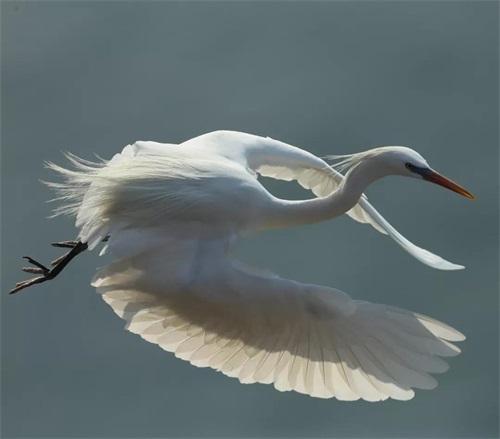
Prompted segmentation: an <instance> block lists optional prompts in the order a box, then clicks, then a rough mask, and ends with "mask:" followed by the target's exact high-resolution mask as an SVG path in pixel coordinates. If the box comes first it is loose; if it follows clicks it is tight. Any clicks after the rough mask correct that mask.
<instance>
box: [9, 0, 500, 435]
mask: <svg viewBox="0 0 500 439" xmlns="http://www.w3.org/2000/svg"><path fill="white" fill-rule="evenodd" d="M1 24H2V35H1V37H2V132H1V136H2V137H1V142H2V155H1V159H2V168H1V174H2V198H1V203H2V222H1V226H2V263H1V269H2V276H1V283H2V289H1V299H0V302H1V306H2V309H1V311H2V319H1V325H2V326H1V329H2V381H1V384H2V394H1V396H2V401H1V403H2V404H1V408H2V422H1V427H2V432H1V433H2V437H82V438H90V437H399V438H401V437H498V347H499V340H498V262H499V261H498V238H499V237H498V196H499V194H498V117H499V114H498V92H499V90H498V56H499V47H498V3H497V2H479V1H474V2H473V1H469V2H467V1H464V2H462V1H461V2H444V1H442V2H439V1H435V2H413V1H405V2H389V1H387V2H382V1H380V2H379V1H374V2H340V1H336V2H270V3H263V2H236V1H235V2H223V1H221V2H85V3H84V2H70V1H67V2H21V1H18V2H2V22H1ZM216 129H231V130H240V131H246V132H250V133H254V134H259V135H263V136H271V137H273V138H275V139H279V140H282V141H284V142H287V143H290V144H293V145H296V146H299V147H301V148H304V149H307V150H309V151H311V152H313V153H314V154H317V155H319V156H323V155H327V154H342V153H351V152H357V151H362V150H366V149H369V148H373V147H376V146H381V145H406V146H410V147H412V148H414V149H416V150H417V151H419V152H420V153H421V154H422V155H423V156H424V157H425V158H427V160H428V161H429V163H430V164H431V166H433V167H434V168H435V169H437V170H438V171H440V172H442V173H444V174H445V175H447V176H448V177H450V178H452V179H453V180H455V181H457V182H458V183H459V184H462V185H464V186H465V187H466V188H467V189H469V190H470V191H471V192H473V193H474V194H475V195H476V197H477V200H476V201H471V200H468V199H466V198H463V197H460V196H458V195H457V194H454V193H452V192H448V191H445V190H444V189H442V188H439V187H437V186H432V185H429V184H422V183H419V182H417V181H415V180H412V179H397V178H389V179H385V180H383V181H380V182H378V183H376V184H375V185H374V186H373V187H371V188H370V189H369V191H368V192H367V194H368V197H369V198H370V201H371V202H372V203H373V204H374V205H375V207H376V208H377V209H379V210H380V212H381V213H382V214H383V215H384V216H385V217H386V218H387V219H388V220H389V221H390V222H391V223H392V224H393V225H394V226H395V227H396V228H397V229H398V230H399V231H400V232H402V233H403V234H404V235H405V236H407V237H408V238H409V239H410V240H412V241H413V242H415V243H416V244H417V245H420V246H422V247H424V248H427V249H429V250H431V251H433V252H435V253H437V254H439V255H441V256H443V257H444V258H446V259H448V260H450V261H452V262H455V263H460V264H463V265H465V266H466V269H465V270H463V271H458V272H441V271H437V270H433V269H431V268H429V267H427V266H424V265H422V264H421V263H419V262H418V261H416V260H414V259H412V258H411V257H410V256H408V255H407V254H406V253H404V252H403V251H402V250H401V249H400V248H399V247H398V246H397V245H396V244H394V243H393V242H391V240H390V239H388V238H387V237H385V236H383V235H381V234H379V233H377V232H376V231H374V230H373V229H372V228H371V227H368V226H364V225H360V224H358V223H356V222H354V221H352V220H350V219H349V218H348V217H345V218H344V217H343V218H338V219H336V220H334V221H330V222H327V223H322V224H316V225H311V226H307V227H301V228H294V229H287V230H281V231H274V232H272V233H266V234H263V235H260V236H257V237H254V238H251V239H248V240H246V241H244V242H243V243H242V244H241V247H240V249H239V252H240V255H241V257H242V258H244V259H245V260H247V261H250V262H253V263H255V264H258V265H259V266H262V267H267V268H269V269H272V270H273V271H275V272H277V273H279V274H280V275H281V276H283V277H290V278H294V279H297V280H300V281H304V282H309V283H319V284H325V285H329V286H334V287H336V288H339V289H341V290H343V291H346V292H348V293H349V294H351V295H352V296H353V297H355V298H357V299H365V300H369V301H373V302H381V303H389V304H393V305H396V306H400V307H403V308H408V309H411V310H414V311H418V312H421V313H424V314H427V315H430V316H433V317H435V318H438V319H440V320H443V321H444V322H446V323H448V324H450V325H452V326H454V327H456V328H457V329H459V330H461V331H462V332H464V333H465V334H466V335H467V340H466V341H465V342H464V343H462V344H461V345H460V347H461V348H462V350H463V353H462V354H461V355H460V356H458V357H456V358H453V359H451V360H450V363H451V368H450V370H449V371H448V372H447V373H445V374H444V375H441V376H439V377H438V379H439V386H438V387H437V388H436V389H435V390H432V391H417V392H416V397H415V398H414V399H413V400H411V401H409V402H398V401H392V400H389V401H387V402H384V403H368V402H363V401H358V402H351V403H348V402H339V401H337V400H319V399H313V398H309V397H306V396H303V395H300V394H296V393H290V392H288V393H279V392H277V391H276V390H274V389H273V387H272V386H265V385H258V384H257V385H251V386H245V385H241V384H239V382H238V381H237V380H234V379H230V378H227V377H225V376H223V375H222V374H219V373H217V372H215V371H212V370H208V369H197V368H195V367H193V366H191V365H190V364H188V363H186V362H183V361H181V360H178V359H176V358H175V357H174V356H173V355H172V354H169V353H166V352H164V351H162V350H161V349H160V348H159V347H158V346H155V345H152V344H148V343H146V342H144V341H143V340H141V339H140V338H139V337H137V336H136V335H133V334H131V333H128V332H126V331H124V330H123V322H122V321H121V320H120V319H119V318H118V317H117V316H116V315H115V314H114V313H113V312H112V311H111V310H110V309H109V307H108V306H107V305H106V304H105V303H104V302H103V301H102V299H101V298H100V297H99V296H98V295H97V294H95V292H94V289H93V288H92V287H91V286H90V284H89V281H90V279H91V277H92V276H93V273H94V272H95V269H96V267H97V266H100V265H103V264H104V263H105V259H104V258H98V255H97V252H93V253H88V254H83V255H81V256H79V257H78V259H77V260H76V261H75V262H74V263H72V264H71V265H70V266H69V267H68V268H67V269H66V270H65V272H64V273H63V274H62V275H61V277H60V278H58V279H56V280H55V281H53V282H50V283H45V284H43V285H40V286H35V287H33V288H30V289H28V290H24V291H23V292H21V293H19V294H18V295H16V296H9V295H8V292H9V290H10V288H11V287H12V286H13V285H14V284H15V283H16V282H17V281H20V280H22V279H24V278H26V275H25V273H22V272H21V271H20V268H21V267H22V266H23V265H25V264H24V262H23V260H22V259H21V256H23V255H25V254H28V255H30V256H33V257H36V258H39V260H40V261H46V262H47V263H48V262H49V261H51V260H52V259H55V257H57V256H58V255H60V254H61V252H60V251H58V250H57V249H54V248H51V247H50V245H49V243H50V242H53V241H57V240H66V239H72V238H73V237H74V236H75V234H76V231H75V229H74V226H73V221H72V220H71V219H68V218H56V219H53V220H48V219H47V216H48V215H49V214H50V211H51V208H52V207H53V205H50V204H47V203H46V201H47V200H49V199H50V198H51V197H52V194H51V193H50V191H49V190H48V188H46V187H44V186H43V185H42V184H41V183H40V180H51V179H54V178H55V176H54V175H51V174H50V172H49V171H47V170H46V169H44V167H43V161H44V160H52V161H54V162H56V163H59V164H63V163H64V158H63V156H62V154H61V151H62V150H69V151H71V152H73V153H75V154H76V155H78V156H80V157H83V158H87V159H92V158H93V157H94V154H98V155H99V156H101V157H103V158H110V157H111V156H112V155H113V154H115V153H116V152H119V151H120V150H121V149H122V148H123V147H124V146H125V145H126V144H128V143H131V142H133V141H135V140H139V139H140V140H155V141H160V142H162V141H163V142H170V143H178V142H182V141H183V140H186V139H189V138H191V137H194V136H196V135H199V134H202V133H204V132H208V131H212V130H216ZM265 184H266V185H267V187H268V188H269V189H270V190H272V191H273V192H274V193H275V194H277V195H279V196H282V197H289V198H300V197H304V196H307V194H306V193H305V192H303V191H301V190H300V189H299V188H298V187H297V186H296V185H295V184H292V183H273V182H267V181H266V182H265Z"/></svg>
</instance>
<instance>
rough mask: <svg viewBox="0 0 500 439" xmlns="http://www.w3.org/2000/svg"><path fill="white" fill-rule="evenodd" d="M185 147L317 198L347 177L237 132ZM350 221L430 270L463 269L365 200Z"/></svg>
mask: <svg viewBox="0 0 500 439" xmlns="http://www.w3.org/2000/svg"><path fill="white" fill-rule="evenodd" d="M182 145H185V146H190V147H195V148H203V149H206V150H212V151H213V152H214V153H217V154H219V155H222V156H225V157H227V158H229V159H231V160H235V161H238V162H240V163H241V164H242V165H243V166H245V167H247V169H248V170H249V172H254V173H255V172H257V173H259V174H261V175H263V176H265V177H271V178H276V179H279V180H287V181H290V180H296V181H297V182H298V183H299V184H300V185H301V186H302V187H304V188H306V189H310V190H311V191H312V192H313V193H314V194H315V195H316V196H317V197H326V196H327V195H330V194H331V193H332V192H333V191H335V190H336V189H337V188H338V186H339V185H340V183H341V182H342V180H343V179H344V176H343V175H342V174H340V173H339V172H337V171H336V170H335V169H333V168H332V167H331V166H329V165H328V163H326V162H325V161H324V160H322V159H320V158H318V157H316V156H315V155H313V154H311V153H309V152H307V151H304V150H302V149H300V148H297V147H295V146H292V145H288V144H286V143H283V142H280V141H278V140H274V139H271V138H269V137H267V138H264V137H259V136H255V135H251V134H246V133H239V132H235V131H215V132H212V133H208V134H204V135H202V136H199V137H195V138H194V139H191V140H188V141H187V142H184V143H183V144H182ZM347 215H349V216H350V217H351V218H353V219H355V220H356V221H359V222H361V223H366V224H370V225H372V226H373V227H374V228H375V229H377V230H378V231H379V232H382V233H384V234H388V235H389V236H390V237H391V238H392V239H394V240H395V241H396V243H397V244H398V245H400V246H401V247H402V248H403V249H404V250H406V251H407V252H408V253H410V254H411V255H412V256H413V257H415V258H416V259H418V260H419V261H421V262H423V263H424V264H426V265H429V266H430V267H433V268H437V269H440V270H459V269H462V268H464V267H463V265H457V264H454V263H451V262H449V261H447V260H445V259H443V258H441V257H440V256H438V255H435V254H434V253H431V252H430V251H428V250H425V249H423V248H421V247H418V246H416V245H415V244H413V243H412V242H410V241H409V240H408V239H406V238H405V237H404V236H402V235H401V234H400V233H399V232H398V231H397V230H396V229H394V227H392V226H391V225H390V224H389V222H387V220H385V218H384V217H383V216H382V215H380V213H378V212H377V210H376V209H375V208H374V207H373V206H372V205H371V204H370V203H369V202H368V199H367V198H366V196H364V195H363V196H362V197H361V199H360V200H359V203H358V204H356V205H355V206H354V207H353V208H352V209H351V210H349V211H348V212H347Z"/></svg>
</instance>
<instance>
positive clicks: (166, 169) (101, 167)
mask: <svg viewBox="0 0 500 439" xmlns="http://www.w3.org/2000/svg"><path fill="white" fill-rule="evenodd" d="M70 160H71V161H72V163H73V165H74V167H73V169H72V170H67V169H64V168H61V167H59V166H57V165H54V164H49V166H50V167H51V168H52V169H54V170H56V171H58V172H59V173H61V174H62V175H63V177H64V178H65V181H64V182H63V183H58V184H54V183H52V184H51V185H52V186H54V187H55V188H56V189H57V190H58V191H59V192H60V196H61V198H62V199H63V201H64V203H63V206H62V207H61V208H60V209H59V210H58V211H57V212H56V213H69V214H74V215H76V225H77V227H78V228H79V230H80V234H79V239H80V240H81V241H82V242H84V243H87V244H88V246H89V248H91V249H92V248H94V247H96V246H97V245H98V244H99V243H100V242H101V241H102V240H103V239H104V238H105V237H106V236H108V235H109V239H108V241H107V243H106V246H107V248H108V249H109V250H110V251H111V252H112V253H113V255H114V256H115V261H114V262H112V263H111V264H109V265H107V266H106V267H104V268H102V269H100V270H99V272H98V273H97V275H96V276H95V279H94V280H93V285H94V286H95V287H96V288H97V291H98V292H99V293H101V294H102V296H103V299H104V300H105V301H106V302H107V303H108V304H109V305H110V306H111V307H112V308H113V310H114V311H115V312H116V313H117V314H118V315H119V316H120V317H121V318H123V319H124V320H125V321H126V322H127V324H126V328H127V329H128V330H129V331H131V332H134V333H136V334H139V335H140V336H141V337H142V338H144V339H145V340H147V341H149V342H152V343H156V344H158V345H159V346H160V347H162V348H163V349H165V350H167V351H169V352H174V353H175V355H176V356H177V357H179V358H182V359H184V360H187V361H190V362H191V363H192V364H194V365H196V366H199V367H212V368H214V369H216V370H219V371H221V372H222V373H224V374H226V375H228V376H231V377H236V378H238V379H239V380H240V381H241V382H243V383H253V382H261V383H273V384H274V386H275V387H276V388H277V389H278V390H281V391H285V390H295V391H297V392H301V393H305V394H309V395H312V396H316V397H322V398H330V397H336V398H338V399H341V400H355V399H359V398H362V399H365V400H368V401H378V400H385V399H387V398H395V399H402V400H406V399H410V398H412V397H413V395H414V393H413V390H412V388H422V389H430V388H433V387H435V386H436V381H435V379H434V378H433V377H432V376H431V375H429V373H440V372H444V371H445V370H446V369H447V364H446V363H445V362H444V361H443V360H441V359H440V358H439V357H447V356H453V355H456V354H458V353H459V352H460V350H459V349H458V348H457V347H456V346H455V345H453V344H452V343H450V342H455V341H461V340H463V339H464V336H463V335H462V334H461V333H460V332H458V331H456V330H454V329H452V328H450V327H449V326H447V325H445V324H444V323H441V322H438V321H436V320H433V319H431V318H429V317H425V316H422V315H419V314H416V313H413V312H410V311H406V310H402V309H398V308H394V307H390V306H386V305H378V304H372V303H368V302H362V301H355V300H352V299H351V298H350V297H349V296H348V295H347V294H345V293H343V292H341V291H338V290H336V289H333V288H329V287H325V286H317V285H304V284H301V283H299V282H295V281H292V280H287V279H282V278H280V277H279V276H277V275H275V274H273V273H270V272H267V271H264V270H259V269H256V268H253V267H250V266H248V265H246V264H244V263H243V262H241V261H238V260H237V259H236V258H235V257H234V256H233V254H232V248H233V246H234V243H235V241H236V240H237V238H238V237H239V236H241V235H242V234H244V233H248V232H256V231H259V230H265V229H269V228H277V227H288V226H295V225H300V224H306V223H312V222H317V221H323V220H326V219H330V218H333V217H335V216H338V215H340V214H342V213H344V212H347V214H348V215H349V216H351V217H352V218H353V219H355V220H356V221H359V222H362V223H368V224H371V225H372V226H373V227H374V228H375V229H377V230H379V231H381V232H382V233H386V234H388V235H389V236H390V237H391V238H393V239H394V240H395V241H396V242H397V243H398V244H399V245H401V246H402V247H403V248H404V249H405V250H406V251H408V252H409V253H410V254H411V255H413V256H414V257H416V258H417V259H419V260H421V261H422V262H424V263H425V264H427V265H430V266H432V267H435V268H439V269H444V270H454V269H459V268H463V267H462V266H460V265H455V264H452V263H450V262H447V261H445V260H444V259H442V258H440V257H439V256H436V255H434V254H432V253H430V252H428V251H426V250H423V249H421V248H419V247H417V246H415V245H414V244H412V243H410V242H409V241H408V240H406V239H405V238H404V237H403V236H401V235H400V234H399V233H398V232H397V231H396V230H395V229H394V228H392V227H391V226H390V224H389V223H387V221H385V220H384V219H383V218H382V216H381V215H380V214H379V213H378V212H377V211H376V210H375V209H374V208H373V207H372V206H371V204H369V203H368V201H367V199H366V197H365V196H364V195H363V194H362V192H363V190H364V189H365V188H366V186H367V185H368V184H370V183H371V182H373V181H375V180H376V179H378V178H381V177H383V176H384V175H390V174H399V175H405V176H412V177H416V178H419V179H422V178H425V179H427V178H426V177H425V175H423V174H420V173H415V171H414V170H412V169H410V167H409V166H408V164H409V162H410V164H411V166H413V167H414V169H424V168H425V169H430V168H428V165H427V162H425V160H424V159H423V158H422V157H421V156H420V155H419V154H417V153H416V152H414V151H412V150H410V149H408V148H403V147H385V148H378V149H376V150H372V151H371V152H370V151H368V152H366V153H361V154H358V155H354V156H348V157H344V160H343V162H342V163H343V165H345V166H347V168H348V169H349V171H348V173H347V178H344V177H343V176H342V175H341V174H340V173H339V172H337V171H336V170H335V169H333V168H332V167H330V166H329V165H328V164H327V163H326V162H325V161H323V160H321V159H319V158H317V157H315V156H314V155H312V154H310V153H308V152H306V151H303V150H301V149H299V148H296V147H293V146H291V145H287V144H285V143H282V142H279V141H276V140H272V139H270V138H262V137H259V136H253V135H249V134H244V133H238V132H231V131H218V132H213V133H209V134H205V135H203V136H199V137H196V138H194V139H191V140H189V141H187V142H184V143H182V144H180V145H172V144H160V143H155V142H136V143H135V144H133V145H128V146H127V147H125V148H124V150H123V151H122V152H121V153H120V154H117V155H115V156H114V157H113V158H112V159H111V160H110V161H109V162H106V161H102V162H100V163H97V164H94V163H90V162H85V161H83V160H80V159H77V158H76V157H73V156H70ZM419 172H420V171H419ZM422 172H423V171H422ZM429 172H430V171H429ZM432 172H434V171H432ZM412 173H415V175H412ZM258 174H260V175H263V176H268V177H273V178H277V179H281V180H297V181H298V183H299V184H301V185H302V186H303V187H305V188H307V189H310V190H311V191H312V192H313V193H314V194H315V195H316V196H317V197H318V198H315V199H311V200H303V201H286V200H280V199H278V198H276V197H274V196H273V195H272V194H270V193H269V192H268V191H267V190H266V189H265V188H264V187H263V186H262V185H261V184H260V183H259V181H258V180H257V175H258ZM435 175H439V174H437V173H435ZM443 178H444V177H443ZM429 179H430V178H429ZM436 182H437V181H436ZM448 182H449V180H448ZM438 183H439V184H442V185H444V184H443V183H442V182H438ZM450 184H451V183H450ZM447 187H449V188H451V189H453V190H455V191H457V192H459V190H458V189H457V188H459V189H460V190H462V191H465V190H464V189H463V188H460V187H459V186H458V185H455V186H454V187H452V186H450V185H448V186H447ZM465 192H466V191H465ZM461 193H462V194H463V195H466V196H469V195H470V194H469V193H464V192H461ZM467 194H468V195H467Z"/></svg>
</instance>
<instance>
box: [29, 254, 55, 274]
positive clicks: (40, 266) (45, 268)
mask: <svg viewBox="0 0 500 439" xmlns="http://www.w3.org/2000/svg"><path fill="white" fill-rule="evenodd" d="M23 258H24V259H27V260H28V262H29V263H30V264H33V265H36V266H37V267H38V268H40V269H41V270H42V271H43V273H47V272H48V271H49V269H48V268H47V267H46V266H45V265H42V264H40V262H38V261H35V260H34V259H33V258H30V257H29V256H23Z"/></svg>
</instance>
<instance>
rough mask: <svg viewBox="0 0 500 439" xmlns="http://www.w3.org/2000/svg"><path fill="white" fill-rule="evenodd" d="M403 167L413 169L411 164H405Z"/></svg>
mask: <svg viewBox="0 0 500 439" xmlns="http://www.w3.org/2000/svg"><path fill="white" fill-rule="evenodd" d="M405 166H406V167H407V168H408V169H412V168H413V165H412V164H411V163H407V164H406V165H405Z"/></svg>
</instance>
